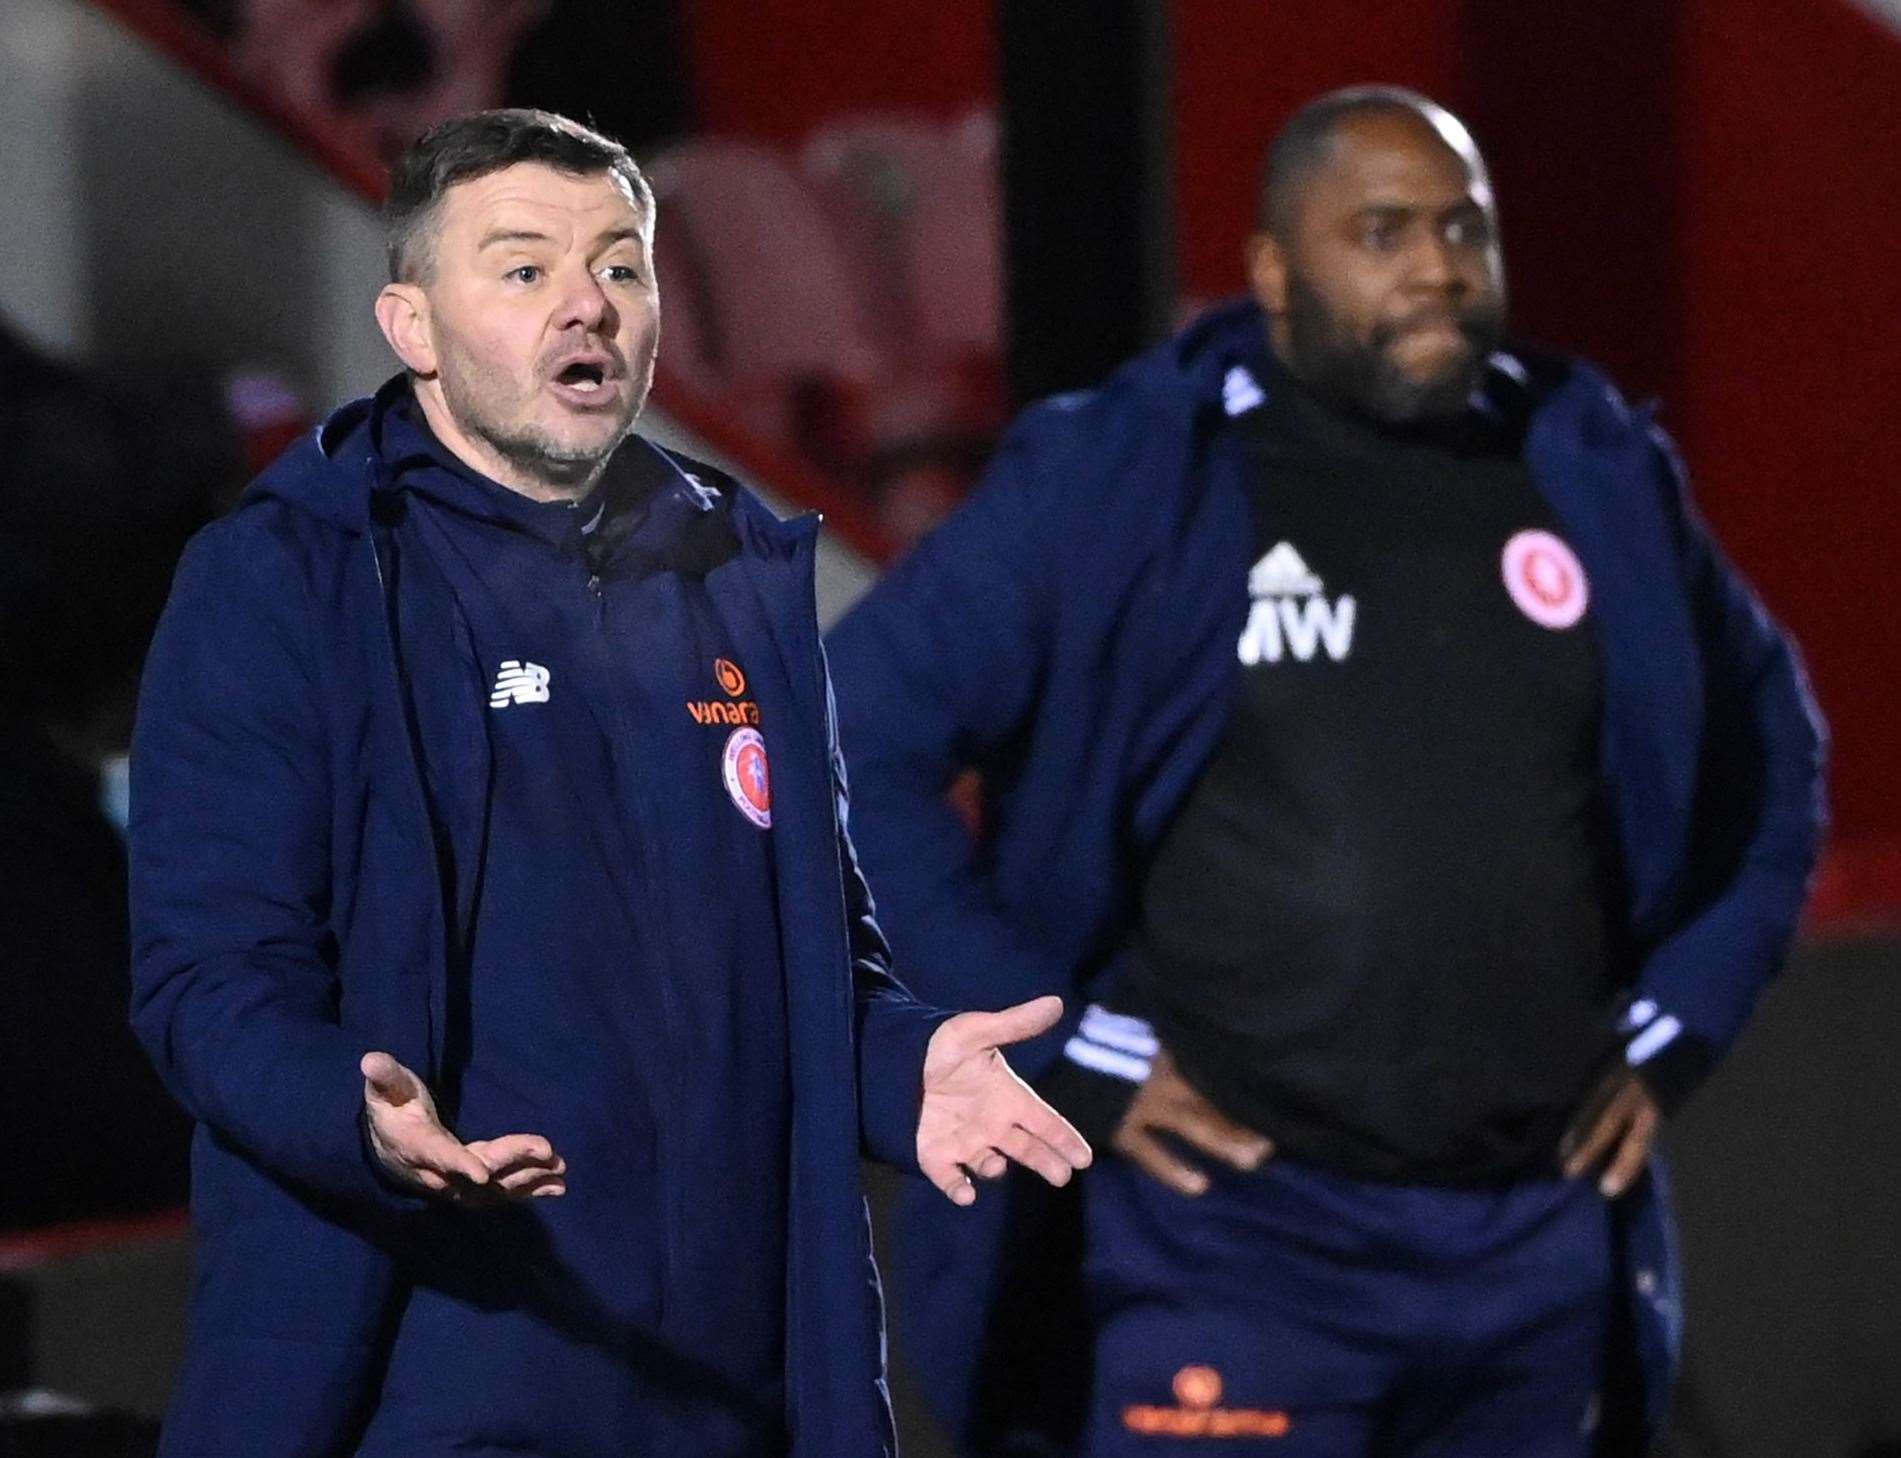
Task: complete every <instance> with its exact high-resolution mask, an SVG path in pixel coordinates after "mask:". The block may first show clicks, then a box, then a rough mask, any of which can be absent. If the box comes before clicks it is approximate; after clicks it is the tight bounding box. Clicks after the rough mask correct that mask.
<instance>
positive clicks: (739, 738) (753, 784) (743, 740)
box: [720, 729, 772, 830]
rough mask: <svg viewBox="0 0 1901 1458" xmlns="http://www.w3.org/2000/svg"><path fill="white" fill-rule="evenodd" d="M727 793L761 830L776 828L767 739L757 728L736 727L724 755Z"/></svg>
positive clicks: (721, 764) (721, 766)
mask: <svg viewBox="0 0 1901 1458" xmlns="http://www.w3.org/2000/svg"><path fill="white" fill-rule="evenodd" d="M720 773H721V777H722V778H723V779H724V780H725V781H726V793H727V794H728V795H729V796H730V797H731V798H732V802H733V804H735V805H737V806H738V807H739V813H740V814H741V815H744V816H745V817H746V818H747V819H748V820H750V821H752V823H753V824H754V825H757V826H758V827H759V828H760V829H761V830H769V829H771V828H772V779H771V776H770V775H769V774H768V772H767V769H766V741H765V739H764V738H763V737H761V735H760V733H759V731H758V730H757V729H735V730H734V731H733V732H732V733H731V734H729V735H727V736H726V748H725V750H724V752H723V753H722V754H721V756H720Z"/></svg>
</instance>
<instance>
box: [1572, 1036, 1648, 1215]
mask: <svg viewBox="0 0 1901 1458" xmlns="http://www.w3.org/2000/svg"><path fill="white" fill-rule="evenodd" d="M1662 1126H1663V1110H1662V1109H1660V1108H1658V1106H1657V1101H1656V1099H1655V1098H1653V1097H1652V1096H1651V1093H1650V1090H1649V1089H1648V1088H1646V1087H1645V1086H1644V1081H1643V1079H1642V1078H1640V1077H1638V1075H1637V1073H1636V1072H1635V1071H1634V1070H1632V1069H1629V1068H1614V1069H1612V1070H1611V1072H1610V1073H1609V1074H1608V1075H1607V1076H1606V1077H1605V1078H1604V1080H1603V1081H1602V1082H1601V1083H1599V1084H1598V1086H1597V1087H1596V1088H1595V1089H1594V1090H1593V1091H1592V1093H1591V1096H1590V1097H1589V1098H1588V1099H1586V1100H1585V1101H1584V1107H1583V1108H1582V1109H1580V1110H1579V1111H1578V1116H1577V1118H1576V1119H1574V1120H1573V1121H1572V1123H1571V1127H1570V1129H1569V1130H1568V1131H1566V1133H1565V1136H1564V1138H1563V1139H1562V1140H1561V1141H1560V1142H1559V1144H1558V1158H1560V1159H1562V1160H1563V1161H1564V1174H1565V1178H1566V1179H1573V1180H1574V1179H1577V1178H1578V1177H1579V1176H1581V1175H1585V1174H1589V1173H1590V1172H1591V1171H1592V1170H1594V1169H1597V1168H1598V1167H1599V1166H1603V1170H1604V1172H1603V1174H1602V1175H1601V1176H1599V1178H1598V1182H1597V1188H1598V1190H1599V1192H1600V1193H1602V1194H1603V1195H1604V1197H1605V1198H1606V1199H1611V1200H1614V1199H1616V1198H1617V1197H1618V1196H1619V1195H1621V1194H1623V1193H1624V1191H1625V1190H1628V1189H1629V1188H1630V1187H1631V1186H1632V1185H1633V1184H1635V1183H1636V1181H1637V1176H1638V1175H1640V1174H1642V1173H1643V1172H1644V1165H1645V1164H1646V1163H1647V1162H1648V1161H1649V1159H1650V1146H1651V1145H1652V1144H1654V1143H1656V1140H1657V1130H1658V1129H1660V1128H1661V1127H1662Z"/></svg>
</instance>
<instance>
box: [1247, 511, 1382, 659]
mask: <svg viewBox="0 0 1901 1458" xmlns="http://www.w3.org/2000/svg"><path fill="white" fill-rule="evenodd" d="M1323 587H1324V584H1323V583H1322V582H1321V580H1320V579H1319V578H1318V577H1316V576H1315V575H1314V574H1313V573H1312V572H1311V571H1309V570H1308V567H1307V563H1306V562H1305V561H1304V560H1303V559H1302V558H1301V555H1300V553H1299V552H1298V551H1296V550H1295V549H1294V544H1293V543H1292V542H1276V543H1275V544H1274V549H1273V550H1272V551H1271V552H1269V553H1268V554H1267V555H1266V556H1265V557H1263V558H1261V560H1260V561H1258V562H1256V563H1255V564H1254V567H1253V569H1252V570H1251V571H1250V572H1249V573H1248V596H1249V597H1251V598H1253V599H1254V602H1253V605H1252V606H1251V607H1250V608H1249V609H1248V624H1247V627H1246V628H1245V629H1244V630H1243V631H1242V633H1241V641H1240V642H1239V643H1238V644H1236V645H1235V646H1236V650H1237V651H1238V652H1239V654H1240V657H1241V661H1242V662H1243V663H1245V664H1246V665H1247V666H1248V667H1250V668H1252V667H1253V666H1254V665H1255V664H1257V663H1279V662H1280V661H1281V660H1282V659H1283V658H1286V657H1289V656H1291V657H1292V658H1293V659H1294V660H1295V661H1296V662H1298V663H1306V662H1309V661H1310V660H1312V658H1313V657H1314V655H1315V654H1316V653H1318V652H1319V651H1320V650H1321V649H1322V648H1325V649H1326V652H1327V657H1329V658H1331V659H1332V660H1333V661H1334V662H1335V663H1338V662H1340V661H1341V660H1342V659H1344V658H1345V657H1346V656H1347V654H1348V653H1349V652H1351V651H1352V649H1353V622H1354V615H1355V613H1356V612H1357V610H1358V604H1357V603H1355V602H1354V600H1353V599H1352V598H1351V597H1347V596H1342V597H1337V598H1334V599H1333V600H1332V601H1331V602H1329V601H1328V600H1327V599H1326V598H1325V597H1323V596H1321V591H1322V589H1323Z"/></svg>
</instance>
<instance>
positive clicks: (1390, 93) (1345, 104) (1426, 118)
mask: <svg viewBox="0 0 1901 1458" xmlns="http://www.w3.org/2000/svg"><path fill="white" fill-rule="evenodd" d="M1377 113H1386V114H1389V115H1391V114H1395V113H1397V114H1403V115H1406V116H1412V117H1416V118H1418V119H1419V120H1420V121H1422V122H1425V123H1426V124H1427V125H1428V126H1431V127H1433V128H1434V130H1438V124H1437V122H1435V120H1434V118H1435V117H1436V116H1449V115H1450V113H1448V112H1446V110H1445V108H1444V107H1442V106H1440V105H1439V103H1438V102H1436V101H1434V100H1432V98H1430V97H1428V96H1422V95H1421V94H1420V93H1419V92H1417V91H1409V90H1408V89H1407V88H1405V87H1404V86H1347V87H1343V88H1342V89H1340V90H1338V91H1329V92H1328V93H1327V94H1326V95H1324V96H1317V97H1315V98H1314V99H1313V100H1312V101H1310V102H1308V103H1307V104H1306V105H1305V106H1303V107H1301V109H1300V110H1299V111H1297V112H1295V113H1294V114H1293V116H1291V117H1289V118H1288V120H1287V124H1286V125H1285V126H1283V127H1282V128H1281V129H1280V133H1279V134H1278V135H1277V136H1276V137H1275V138H1274V141H1273V143H1272V144H1271V145H1270V146H1269V147H1268V149H1267V162H1266V164H1265V165H1264V166H1263V167H1262V168H1261V192H1260V212H1259V220H1260V226H1261V228H1262V230H1263V231H1265V232H1269V233H1276V234H1281V233H1284V232H1285V229H1286V226H1287V224H1288V222H1289V221H1290V220H1291V218H1292V209H1293V202H1294V197H1295V195H1296V194H1297V193H1298V192H1299V191H1300V184H1301V183H1302V182H1303V181H1305V180H1306V177H1307V174H1308V173H1310V172H1312V171H1313V169H1314V167H1315V166H1316V165H1317V164H1318V163H1319V162H1320V160H1321V158H1322V156H1323V155H1324V154H1325V152H1326V149H1327V145H1328V143H1330V142H1331V141H1332V140H1333V138H1334V134H1335V133H1337V132H1338V131H1339V130H1340V128H1341V127H1342V126H1343V125H1344V124H1345V123H1346V122H1348V121H1350V120H1352V119H1353V118H1354V117H1357V116H1367V115H1373V114H1377Z"/></svg>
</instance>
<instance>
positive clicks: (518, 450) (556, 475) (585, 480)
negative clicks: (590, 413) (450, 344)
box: [437, 348, 639, 491]
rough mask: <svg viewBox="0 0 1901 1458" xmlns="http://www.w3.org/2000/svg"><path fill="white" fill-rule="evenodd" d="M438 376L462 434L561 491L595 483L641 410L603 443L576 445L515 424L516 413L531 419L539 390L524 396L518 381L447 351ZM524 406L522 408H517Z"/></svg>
mask: <svg viewBox="0 0 1901 1458" xmlns="http://www.w3.org/2000/svg"><path fill="white" fill-rule="evenodd" d="M437 378H438V379H439V380H440V381H441V384H442V399H443V403H444V404H445V405H446V406H447V407H448V410H449V414H450V416H451V417H452V418H453V419H454V420H455V422H456V424H457V425H458V426H460V427H461V429H462V430H463V432H464V433H465V434H467V435H469V436H472V437H474V438H475V439H477V440H479V441H481V442H482V443H483V444H484V445H486V446H487V447H488V448H489V449H490V450H492V451H494V452H495V454H496V455H498V456H500V457H501V458H502V459H503V460H504V461H506V462H508V464H509V465H510V466H512V467H514V468H515V469H516V470H517V471H519V472H520V473H521V474H522V475H524V476H527V477H529V478H530V479H532V480H535V481H539V482H541V483H543V484H544V485H547V486H550V487H554V488H556V489H558V490H561V491H572V490H574V489H576V488H584V487H586V486H589V485H591V484H592V483H593V481H594V479H595V477H597V476H598V475H599V474H600V472H601V470H602V468H603V467H604V466H605V465H606V464H607V458H608V457H609V456H611V455H613V454H614V452H615V451H616V450H618V449H619V448H620V445H621V442H623V441H624V440H626V439H627V437H628V436H629V435H631V434H633V429H634V420H635V419H636V418H637V416H638V414H639V412H638V410H635V411H632V412H630V413H629V415H628V417H627V419H626V420H625V421H624V422H622V424H621V426H620V428H619V429H618V430H616V431H615V432H614V433H613V435H612V436H610V437H609V438H608V439H607V440H606V441H605V442H604V443H603V444H601V445H598V446H592V445H574V444H570V443H568V442H564V441H561V440H558V439H557V438H556V437H555V436H554V435H553V434H552V433H551V432H549V431H547V430H544V429H542V428H541V427H540V426H537V425H535V424H533V423H532V422H530V421H524V422H523V423H522V424H511V423H510V422H509V420H508V418H507V417H508V416H509V414H510V413H511V407H514V409H513V413H516V414H518V415H521V416H526V415H527V414H528V412H529V410H530V409H531V407H532V404H533V401H534V398H535V391H534V389H533V388H532V387H531V390H530V392H529V393H528V395H527V396H526V397H525V398H524V397H523V396H522V392H521V390H520V389H519V387H518V386H517V385H516V383H515V381H514V380H513V379H512V378H510V377H509V376H508V375H506V374H504V373H502V372H501V371H499V370H495V369H492V368H490V367H488V366H486V365H483V364H481V363H479V362H478V361H476V360H473V359H471V358H469V357H468V356H467V355H466V354H465V353H463V352H462V351H461V350H460V349H455V348H452V349H450V350H448V351H446V357H445V358H444V360H443V368H442V369H441V370H440V371H439V373H438V376H437ZM517 402H519V404H517Z"/></svg>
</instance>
